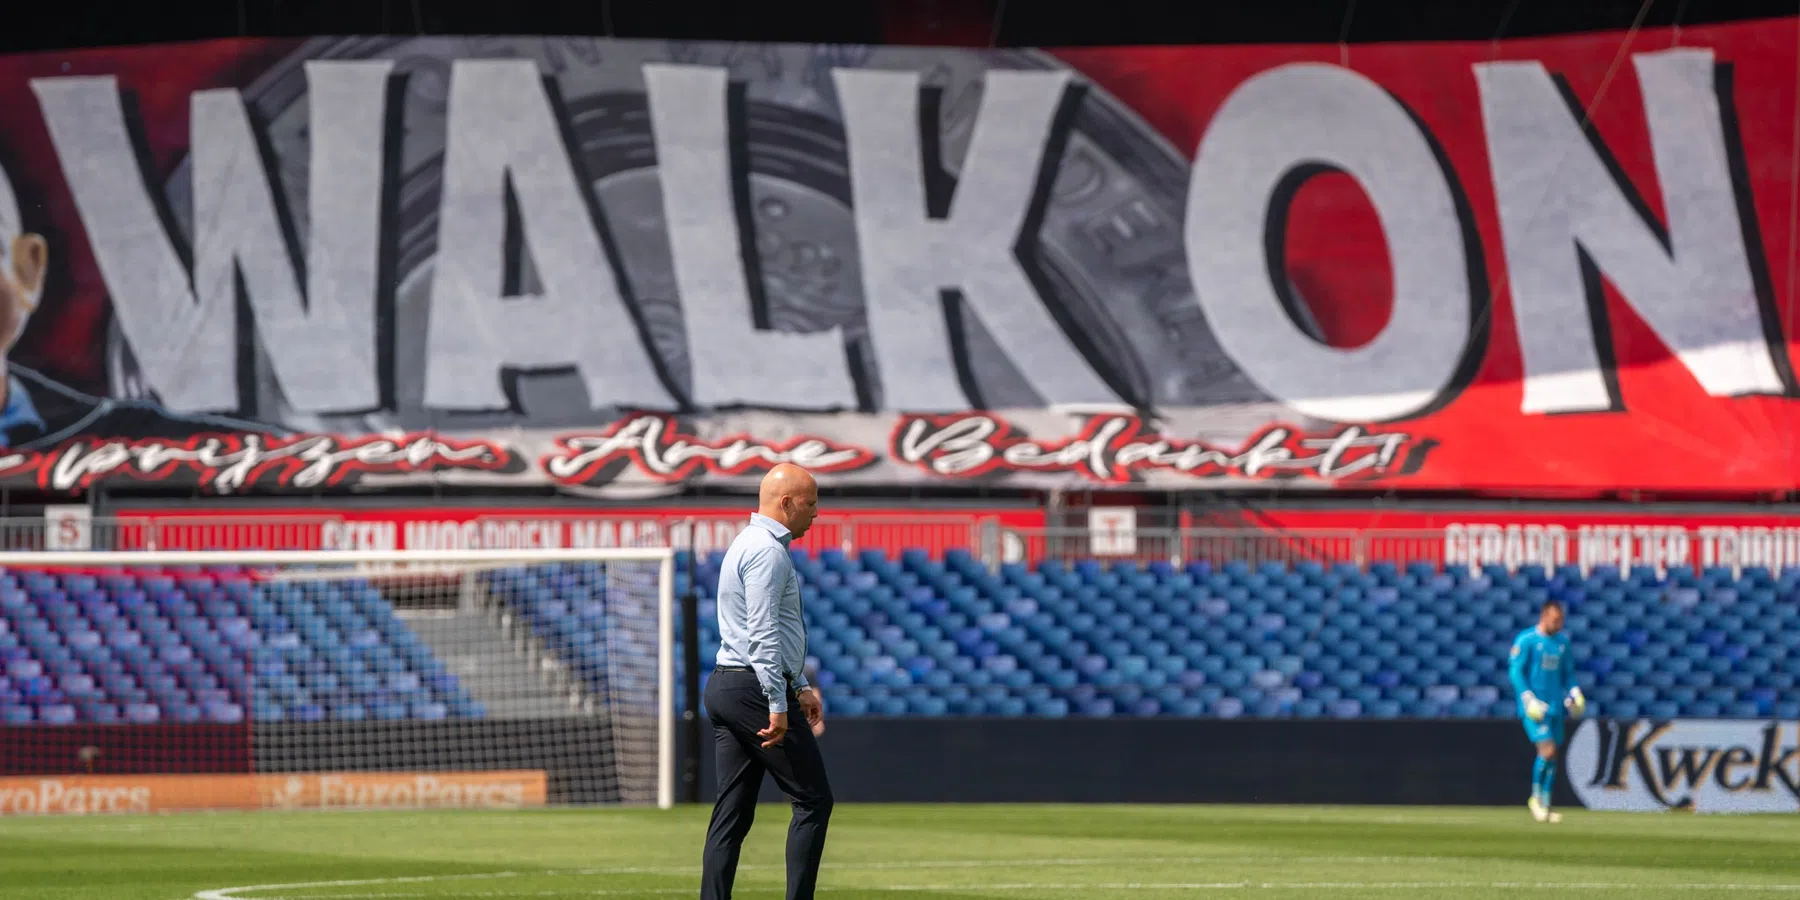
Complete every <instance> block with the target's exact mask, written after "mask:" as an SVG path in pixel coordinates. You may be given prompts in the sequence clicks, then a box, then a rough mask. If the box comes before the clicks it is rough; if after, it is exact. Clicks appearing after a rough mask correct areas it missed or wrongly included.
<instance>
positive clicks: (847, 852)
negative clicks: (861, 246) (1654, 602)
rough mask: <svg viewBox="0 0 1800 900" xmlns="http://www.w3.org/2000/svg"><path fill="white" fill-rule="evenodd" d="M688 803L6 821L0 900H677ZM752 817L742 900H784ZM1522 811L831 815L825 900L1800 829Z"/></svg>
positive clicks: (1383, 880) (1786, 845) (1726, 876)
mask: <svg viewBox="0 0 1800 900" xmlns="http://www.w3.org/2000/svg"><path fill="white" fill-rule="evenodd" d="M706 812H707V811H706V810H704V809H699V808H682V809H677V810H673V811H659V810H644V809H624V810H621V809H565V810H542V811H528V812H420V813H411V812H405V813H393V812H330V813H260V814H237V813H231V814H222V813H221V814H197V815H167V816H144V817H90V818H49V817H46V818H8V819H0V898H6V900H12V898H20V900H23V898H32V900H37V898H42V900H90V898H91V900H278V898H279V900H376V898H380V900H401V898H417V900H435V898H449V897H464V898H493V900H505V898H545V900H556V898H582V897H618V898H631V897H643V898H651V897H666V896H675V897H682V896H686V897H693V896H697V895H698V890H697V886H698V884H699V877H698V864H699V855H700V841H701V835H702V832H703V830H704V828H705V825H706ZM787 815H788V811H787V809H786V808H785V807H780V806H768V807H763V808H762V809H761V810H760V812H759V813H758V822H759V825H758V827H757V829H756V830H755V831H754V832H753V833H752V835H751V839H750V842H749V844H748V845H747V846H746V848H745V851H744V859H743V868H742V870H741V871H740V873H739V877H738V893H737V895H738V896H740V897H746V898H757V897H779V896H780V895H781V890H780V888H781V885H782V842H783V840H784V837H785V833H786V824H787ZM1565 816H1566V818H1565V819H1564V821H1563V822H1562V823H1561V824H1559V825H1540V824H1538V823H1535V822H1532V821H1531V819H1530V817H1529V815H1528V814H1527V813H1526V811H1525V808H1524V806H1523V805H1521V806H1519V807H1518V808H1516V809H1503V810H1502V809H1458V808H1416V807H1414V808H1407V807H1379V808H1343V807H1333V808H1324V807H1228V806H864V805H843V806H840V807H839V808H838V810H837V813H836V816H835V818H834V820H833V822H832V832H831V841H830V845H829V847H828V849H827V851H826V862H825V871H824V874H823V876H822V878H821V885H820V887H821V891H820V893H821V895H822V896H825V897H832V898H845V900H852V898H890V897H901V896H924V897H934V898H976V897H998V898H1011V900H1035V898H1071V900H1074V898H1082V900H1090V898H1108V900H1112V898H1117V900H1127V898H1129V900H1152V898H1163V897H1207V896H1240V895H1245V896H1255V897H1259V898H1262V897H1269V898H1288V897H1292V898H1300V897H1307V898H1315V897H1318V898H1333V900H1336V898H1344V900H1349V898H1377V897H1379V898H1393V897H1401V898H1423V897H1452V898H1457V900H1468V898H1478V897H1532V896H1579V897H1631V898H1649V897H1689V898H1693V897H1754V896H1800V817H1796V816H1745V817H1725V816H1694V815H1680V814H1668V815H1628V814H1600V813H1591V812H1584V811H1581V810H1570V811H1566V812H1565Z"/></svg>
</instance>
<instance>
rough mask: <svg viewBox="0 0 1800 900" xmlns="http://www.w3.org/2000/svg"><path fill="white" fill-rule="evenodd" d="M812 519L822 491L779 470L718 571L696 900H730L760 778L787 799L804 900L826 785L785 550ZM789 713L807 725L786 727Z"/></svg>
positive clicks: (826, 813) (793, 577) (813, 874)
mask: <svg viewBox="0 0 1800 900" xmlns="http://www.w3.org/2000/svg"><path fill="white" fill-rule="evenodd" d="M818 514H819V485H818V484H817V483H816V482H815V481H813V477H812V475H810V474H808V473H807V471H806V470H805V469H802V468H800V467H799V466H795V465H789V464H786V463H783V464H782V465H778V466H776V467H775V468H773V469H771V470H769V474H768V475H767V476H765V477H764V478H763V481H762V491H761V493H760V494H759V496H758V498H757V510H756V512H755V513H753V514H752V515H751V516H750V524H749V525H748V526H746V527H745V528H744V530H743V531H742V532H740V533H739V534H738V536H737V538H736V539H735V540H733V541H732V542H731V548H730V549H729V550H727V551H725V561H724V563H723V564H722V565H721V566H720V569H719V603H718V606H719V658H718V667H717V668H716V669H715V670H714V671H713V674H712V677H711V678H709V679H707V682H706V712H707V715H708V716H709V717H710V718H711V719H712V723H713V740H714V755H715V758H716V760H717V762H718V775H719V799H718V802H717V803H716V804H715V805H714V806H713V815H712V825H711V826H710V827H708V828H707V831H706V856H705V860H704V866H703V868H704V871H703V873H702V875H701V881H700V897H701V900H729V898H730V897H731V885H732V882H733V881H734V880H736V878H737V865H738V853H739V851H740V850H741V849H742V848H743V846H744V837H745V836H746V835H748V834H749V833H750V825H751V822H752V821H754V819H755V817H756V795H757V794H758V793H760V792H761V791H762V782H763V775H764V774H765V773H767V774H769V775H773V776H775V783H776V784H777V785H780V787H781V790H782V791H783V792H784V793H786V794H787V795H788V796H789V797H790V798H792V799H793V801H794V819H793V823H792V824H791V825H790V826H789V827H788V840H787V897H788V900H811V898H812V896H813V890H814V889H815V887H816V886H817V884H818V881H819V860H820V858H822V857H823V856H824V853H825V828H826V825H827V824H828V823H829V822H830V820H831V784H830V782H829V781H827V780H826V778H825V761H824V759H823V758H822V757H821V756H820V755H819V742H818V740H817V737H816V735H817V733H818V732H819V731H820V730H822V729H823V728H824V724H825V719H824V707H823V705H822V704H821V703H820V701H819V692H818V690H817V689H815V688H813V687H812V686H811V685H810V684H808V683H807V681H806V665H805V664H806V617H805V611H804V609H803V608H802V606H801V603H800V575H799V573H797V572H795V571H794V561H793V559H792V558H790V557H789V556H788V544H789V543H790V542H792V541H793V539H794V538H797V537H800V536H801V535H804V534H806V529H807V528H809V527H811V526H812V522H813V518H814V517H815V516H817V515H818ZM791 710H797V711H799V712H800V713H801V714H803V715H804V716H805V717H806V721H807V725H808V727H795V728H789V727H788V714H789V712H790V711H791Z"/></svg>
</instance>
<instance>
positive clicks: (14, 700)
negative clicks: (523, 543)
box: [0, 547, 677, 815]
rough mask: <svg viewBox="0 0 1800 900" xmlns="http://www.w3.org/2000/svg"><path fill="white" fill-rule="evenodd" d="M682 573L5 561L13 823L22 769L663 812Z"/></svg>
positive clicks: (3, 713) (251, 788) (41, 556)
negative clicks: (15, 782)
mask: <svg viewBox="0 0 1800 900" xmlns="http://www.w3.org/2000/svg"><path fill="white" fill-rule="evenodd" d="M675 578H676V573H675V551H674V550H673V549H671V548H668V547H645V548H631V547H627V548H596V549H522V550H416V551H356V550H341V551H340V550H334V551H298V550H282V551H260V550H230V551H208V550H200V551H184V550H145V551H80V550H77V551H32V552H15V553H0V735H4V739H6V740H7V741H8V742H9V743H11V744H13V745H15V746H24V747H25V748H26V750H25V751H23V752H21V753H20V754H17V755H16V757H17V758H16V760H15V761H14V762H13V763H12V764H11V765H12V768H13V769H15V771H6V770H0V815H5V814H7V813H8V812H18V811H20V810H18V809H13V810H9V809H7V808H6V803H7V802H8V800H7V798H8V797H11V796H12V795H10V794H8V793H7V791H8V788H7V784H8V782H9V779H10V778H16V777H40V778H41V777H48V776H59V777H60V776H64V775H68V776H72V777H78V778H89V779H90V780H91V779H92V778H112V777H115V776H116V777H120V778H127V779H129V778H135V777H140V776H145V777H147V776H157V777H163V778H177V777H179V778H185V779H188V780H187V781H186V782H181V784H182V785H185V786H184V787H183V788H182V790H184V791H189V792H194V791H197V792H199V793H200V794H205V795H206V796H208V797H210V796H212V794H209V793H207V791H212V792H213V793H218V792H219V791H224V792H226V793H230V792H231V791H232V790H237V788H236V787H233V785H236V784H237V783H236V782H223V781H221V782H219V783H218V784H217V785H214V784H213V783H212V782H207V783H206V784H207V785H210V787H195V785H198V784H200V783H199V782H194V781H193V779H194V778H195V777H198V776H207V777H211V776H215V775H216V776H218V777H219V778H225V777H228V776H229V777H239V778H248V779H250V780H248V781H245V782H244V783H243V785H242V792H241V796H240V795H238V794H233V795H232V796H234V797H237V800H236V801H234V802H235V805H237V806H248V807H250V808H284V807H310V806H323V807H344V806H347V807H359V806H360V807H367V806H377V807H380V806H408V805H411V806H518V805H539V804H542V803H626V804H649V803H655V804H656V805H657V806H658V807H661V808H665V809H667V808H670V807H672V806H673V805H674V803H675V781H676V765H675V753H676V727H675V721H676V717H675V705H676V697H675V691H676V681H675V674H676V659H675V639H676V622H675V615H676V613H677V610H676V608H675ZM234 742H238V743H237V744H234ZM214 770H216V771H214ZM82 783H83V784H85V783H86V782H82ZM71 784H74V782H71ZM144 784H146V785H150V787H145V788H144V790H145V791H146V792H148V793H146V794H145V796H148V797H154V796H155V793H154V791H153V790H152V788H155V787H157V786H160V785H173V784H176V782H172V781H146V782H144ZM220 785H223V786H220ZM72 789H73V788H69V787H67V786H64V787H62V788H59V790H63V791H65V792H66V791H67V790H72ZM123 789H124V788H121V790H123ZM169 790H170V791H172V790H174V789H173V788H169ZM165 793H168V791H165ZM21 796H22V795H21ZM132 796H136V795H132ZM171 796H173V795H172V794H171ZM246 798H248V799H246ZM18 802H19V803H23V802H25V801H23V800H20V801H18ZM31 802H34V803H36V802H38V801H37V800H33V801H31ZM172 802H175V803H177V804H179V802H180V801H179V800H178V799H177V800H175V801H172ZM15 805H17V804H16V803H15ZM226 805H232V804H226ZM25 811H34V810H25ZM36 811H43V812H51V811H54V810H50V809H44V810H36Z"/></svg>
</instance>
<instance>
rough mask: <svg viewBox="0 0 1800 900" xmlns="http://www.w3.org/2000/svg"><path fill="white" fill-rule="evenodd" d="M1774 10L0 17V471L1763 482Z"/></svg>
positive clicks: (235, 486)
mask: <svg viewBox="0 0 1800 900" xmlns="http://www.w3.org/2000/svg"><path fill="white" fill-rule="evenodd" d="M1795 28H1796V24H1795V22H1794V21H1793V20H1780V21H1774V22H1758V23H1753V24H1744V25H1729V26H1717V27H1704V28H1688V29H1683V30H1681V31H1680V32H1679V34H1676V33H1672V32H1667V31H1643V32H1639V33H1637V34H1636V35H1635V37H1633V38H1632V39H1631V40H1629V41H1628V42H1627V41H1626V40H1625V39H1624V37H1623V36H1621V35H1616V34H1602V35H1584V36H1578V37H1568V38H1555V39H1532V40H1519V41H1510V42H1502V43H1487V42H1483V43H1478V44H1406V45H1392V46H1368V47H1364V46H1358V47H1354V48H1351V49H1350V50H1348V51H1345V50H1343V49H1341V48H1339V47H1338V46H1335V45H1332V46H1261V47H1219V48H1197V47H1196V48H1130V49H1124V48H1119V49H1080V50H1047V51H1037V50H992V49H988V50H977V49H913V48H903V47H860V46H859V47H846V46H797V45H750V44H718V43H690V42H661V41H658V42H618V41H606V40H595V39H586V38H535V37H480V38H451V37H425V36H420V37H411V38H390V37H382V38H362V37H339V38H318V39H312V40H306V41H224V42H214V43H203V44H190V45H182V46H164V47H148V48H137V49H111V50H97V51H86V52H73V53H55V54H40V55H32V56H17V57H11V58H0V170H3V171H0V255H3V258H0V272H4V273H5V277H4V278H0V314H4V318H3V319H0V334H3V335H4V336H5V338H6V340H5V342H4V346H5V351H4V352H5V363H6V367H7V369H8V373H9V377H8V378H7V379H6V380H5V386H6V395H5V398H4V402H3V403H0V439H3V441H4V444H5V447H6V449H5V450H4V451H3V452H0V483H13V484H18V485H24V484H36V485H41V486H43V487H46V488H50V489H55V490H80V489H82V488H84V487H86V486H89V485H92V484H95V483H96V482H103V481H108V480H154V481H168V482H179V483H194V484H198V485H200V486H202V487H203V488H205V489H207V490H212V491H218V492H227V493H238V492H249V491H257V490H265V489H291V490H307V491H311V490H317V489H322V488H330V487H336V486H342V485H348V484H352V483H362V484H364V485H379V484H391V483H396V482H400V481H406V480H420V479H435V480H438V481H441V482H448V483H456V484H461V485H481V484H508V483H533V484H540V485H542V484H552V485H555V486H558V487H560V488H563V489H565V490H567V491H571V492H609V493H615V494H626V493H637V494H642V493H645V492H655V491H667V490H672V489H673V486H677V485H680V484H681V483H683V482H689V481H693V480H699V479H705V480H708V481H728V482H729V481H735V482H741V483H746V484H747V483H749V482H751V481H752V480H753V479H754V478H756V476H757V475H758V474H759V473H760V472H761V471H763V470H765V469H766V468H767V467H769V466H770V465H772V464H773V463H775V462H777V461H780V460H792V461H794V462H797V463H800V464H802V465H805V466H808V467H809V468H811V469H813V470H814V471H815V472H818V473H819V474H820V475H821V476H822V477H824V478H826V479H828V480H829V481H830V482H832V483H837V484H841V485H888V486H892V485H909V484H926V483H945V484H953V483H967V482H976V483H981V484H1010V485H1019V486H1038V487H1050V486H1062V487H1082V486H1096V485H1119V484H1137V485H1141V486H1143V487H1148V488H1202V487H1209V486H1225V485H1242V484H1246V483H1253V482H1280V483H1283V484H1291V485H1294V486H1303V487H1310V488H1321V489H1329V488H1332V487H1337V486H1355V487H1363V488H1366V487H1370V486H1377V487H1394V488H1457V489H1502V490H1530V489H1554V490H1558V491H1564V492H1566V491H1571V490H1573V491H1578V492H1603V491H1608V490H1613V489H1624V488H1640V489H1669V490H1679V489H1687V488H1707V489H1712V490H1720V489H1726V490H1741V491H1746V492H1750V491H1767V490H1789V489H1793V488H1795V487H1800V474H1797V473H1800V465H1797V463H1800V441H1797V440H1796V438H1797V437H1800V415H1797V413H1796V410H1797V409H1800V405H1797V404H1796V398H1800V389H1797V387H1796V381H1795V377H1794V366H1793V347H1792V344H1793V332H1794V327H1793V326H1794V325H1795V315H1796V302H1795V301H1796V298H1795V284H1794V278H1795V275H1794V273H1795V271H1796V269H1795V260H1796V249H1795V240H1796V237H1797V232H1796V229H1795V227H1794V224H1795V223H1794V217H1795V211H1794V207H1793V204H1792V202H1791V201H1792V197H1793V190H1794V185H1795V179H1796V167H1797V165H1800V159H1797V157H1796V154H1797V152H1800V147H1796V145H1795V137H1794V136H1795V133H1796V130H1795V121H1796V108H1795V103H1796V99H1797V97H1796V92H1795V74H1796V72H1795V67H1796V60H1795V55H1794V53H1793V47H1794V43H1795V34H1794V32H1795Z"/></svg>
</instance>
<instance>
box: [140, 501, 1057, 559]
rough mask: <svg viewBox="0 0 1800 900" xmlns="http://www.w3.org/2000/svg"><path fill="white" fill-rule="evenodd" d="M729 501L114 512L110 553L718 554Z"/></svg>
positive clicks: (881, 543) (875, 517)
mask: <svg viewBox="0 0 1800 900" xmlns="http://www.w3.org/2000/svg"><path fill="white" fill-rule="evenodd" d="M748 518H749V511H748V510H747V509H742V508H736V507H730V508H727V507H691V508H686V507H660V508H659V507H603V508H597V509H591V510H580V509H571V508H569V507H541V508H531V507H455V506H416V507H382V508H345V509H321V508H319V507H317V506H311V507H290V508H258V509H255V510H245V511H241V512H235V511H233V512H221V511H217V510H207V509H191V508H190V509H181V510H176V509H156V510H127V511H123V512H120V513H119V514H117V516H116V517H115V519H114V521H116V522H117V523H118V526H119V527H118V535H117V538H118V540H117V544H116V546H117V548H118V549H121V550H287V549H293V550H480V549H489V550H522V549H538V548H561V547H574V548H584V549H586V548H604V547H663V546H674V547H677V548H681V549H686V548H688V547H696V548H698V549H699V550H700V551H701V552H703V553H705V552H712V551H715V550H717V551H722V550H724V549H725V548H726V547H727V546H729V545H730V543H731V539H732V538H734V537H736V536H737V533H738V532H739V531H741V530H742V529H743V527H744V525H745V524H746V522H747V521H748ZM1043 527H1044V513H1043V511H1042V510H1041V509H1032V508H1018V509H999V510H931V509H916V510H908V509H896V508H888V509H880V508H874V509H857V510H852V511H833V510H827V511H826V512H824V513H822V514H821V515H820V517H819V518H818V520H816V521H815V522H814V523H813V527H812V529H811V530H809V531H808V532H807V534H806V535H805V536H804V537H802V538H801V539H799V540H798V541H795V542H794V546H795V547H797V548H802V549H807V550H812V551H815V552H817V551H819V550H825V549H837V550H845V551H855V550H871V549H878V550H885V551H887V553H888V554H889V555H890V556H898V555H899V553H900V552H901V551H903V550H906V549H909V548H921V549H925V550H928V551H930V552H931V553H932V554H933V555H934V556H942V554H943V552H944V551H945V550H948V549H953V548H955V549H967V550H970V551H976V550H978V549H979V548H980V547H981V546H982V544H983V541H984V535H990V534H991V535H992V537H993V538H994V540H996V541H997V540H1001V539H1002V538H1003V536H1004V534H1005V533H1006V532H1007V531H1008V530H1011V529H1026V530H1039V529H1042V528H1043Z"/></svg>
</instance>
